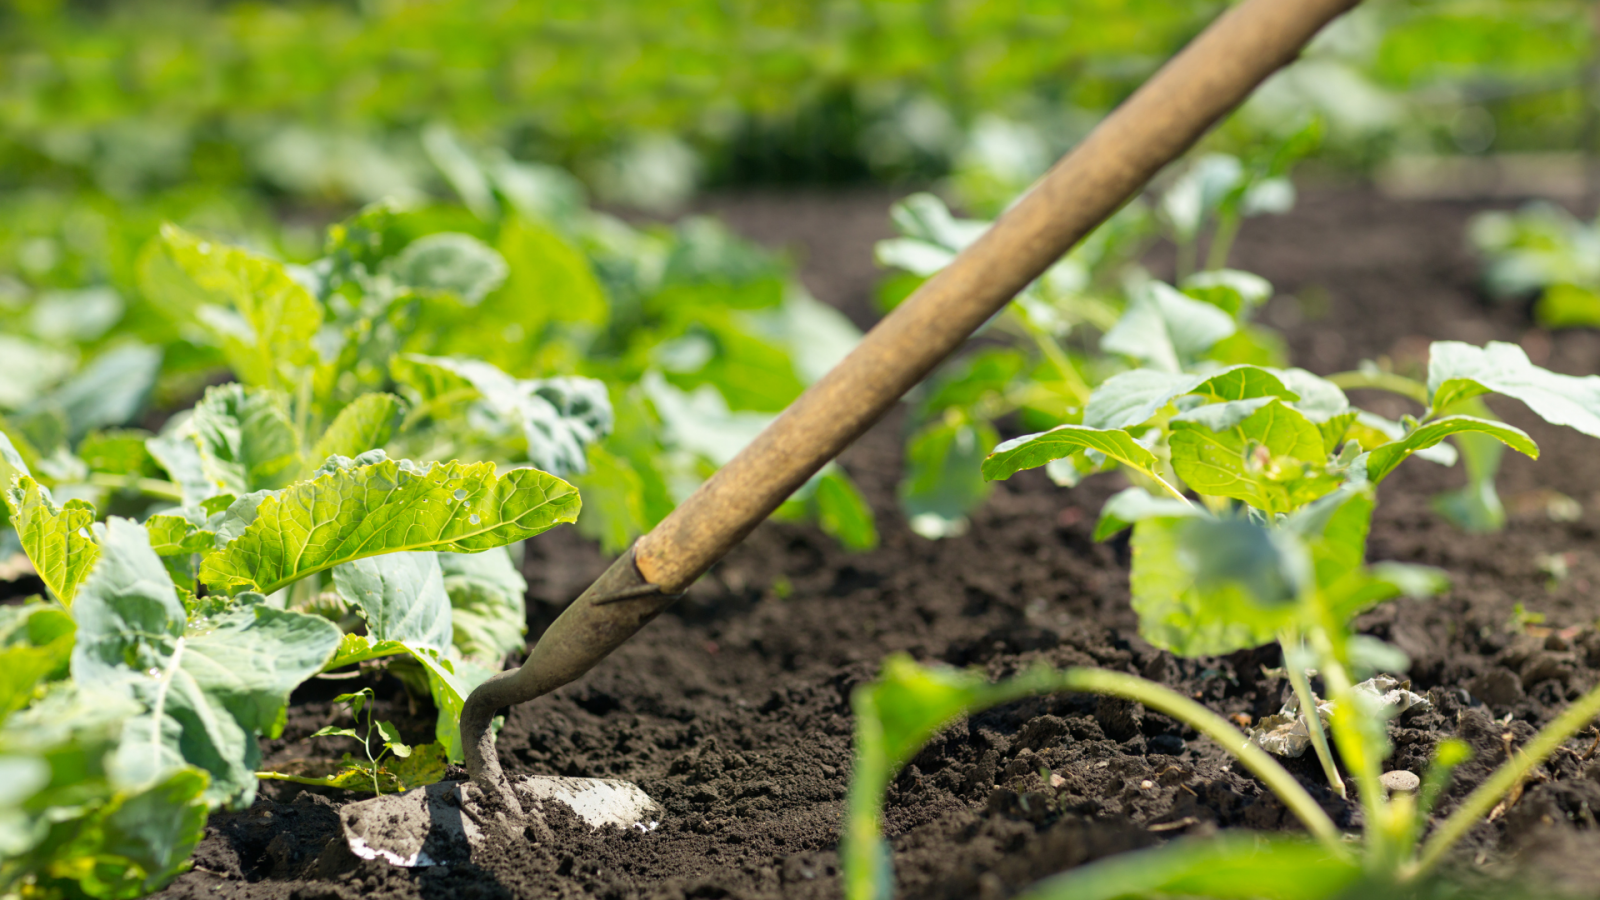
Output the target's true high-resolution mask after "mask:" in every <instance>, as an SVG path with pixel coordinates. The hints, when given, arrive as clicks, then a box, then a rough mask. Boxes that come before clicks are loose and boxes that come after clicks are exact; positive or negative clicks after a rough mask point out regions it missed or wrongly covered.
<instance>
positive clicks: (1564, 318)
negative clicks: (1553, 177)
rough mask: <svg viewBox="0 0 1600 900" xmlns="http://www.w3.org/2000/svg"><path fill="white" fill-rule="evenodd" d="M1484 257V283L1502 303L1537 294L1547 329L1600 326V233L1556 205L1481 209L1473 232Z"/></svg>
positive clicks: (1539, 318)
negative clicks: (1491, 210)
mask: <svg viewBox="0 0 1600 900" xmlns="http://www.w3.org/2000/svg"><path fill="white" fill-rule="evenodd" d="M1467 234H1468V236H1469V237H1470V238H1471V239H1472V243H1473V245H1474V246H1475V247H1476V248H1477V250H1478V253H1479V254H1480V255H1482V256H1483V258H1484V270H1483V282H1484V287H1485V288H1487V289H1488V291H1489V295H1490V296H1491V297H1494V298H1495V299H1496V300H1500V301H1502V302H1505V301H1511V300H1522V299H1526V298H1527V297H1529V296H1533V297H1536V298H1537V300H1536V301H1535V303H1534V307H1533V315H1534V318H1535V319H1536V320H1537V321H1538V322H1539V324H1541V325H1543V326H1545V327H1546V328H1593V327H1595V326H1597V325H1600V231H1597V230H1596V227H1595V225H1593V224H1592V223H1590V224H1585V223H1584V222H1580V221H1579V220H1578V219H1577V218H1576V217H1575V216H1573V215H1572V214H1571V213H1569V212H1567V211H1566V210H1565V209H1562V208H1561V207H1559V206H1556V205H1554V204H1551V203H1530V204H1528V205H1527V206H1525V207H1523V208H1522V209H1521V210H1519V211H1517V212H1514V213H1508V212H1486V213H1480V214H1478V215H1477V216H1476V217H1474V218H1473V220H1472V224H1471V226H1470V227H1469V229H1468V231H1467Z"/></svg>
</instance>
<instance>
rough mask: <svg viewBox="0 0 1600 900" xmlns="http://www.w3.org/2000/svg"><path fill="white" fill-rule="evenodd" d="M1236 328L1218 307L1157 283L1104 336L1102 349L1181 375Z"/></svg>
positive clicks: (1101, 343) (1152, 283) (1136, 298)
mask: <svg viewBox="0 0 1600 900" xmlns="http://www.w3.org/2000/svg"><path fill="white" fill-rule="evenodd" d="M1237 328H1238V325H1237V323H1235V322H1234V320H1233V316H1230V315H1228V314H1227V313H1226V312H1223V311H1222V310H1220V309H1218V308H1217V307H1215V306H1212V305H1211V304H1209V303H1206V302H1204V301H1201V300H1196V299H1194V298H1193V297H1187V296H1184V295H1183V294H1181V293H1179V292H1178V291H1177V290H1176V289H1175V288H1173V287H1172V286H1170V285H1166V284H1162V283H1161V282H1159V281H1152V282H1150V283H1149V284H1148V285H1147V286H1146V288H1145V290H1143V291H1142V292H1140V293H1139V295H1138V296H1137V297H1135V299H1134V301H1133V303H1132V304H1131V305H1130V306H1129V307H1128V311H1127V312H1125V313H1123V315H1122V318H1121V319H1119V320H1118V321H1117V324H1116V325H1115V326H1114V327H1113V328H1112V329H1111V330H1110V331H1108V332H1106V335H1105V337H1103V338H1101V339H1100V349H1101V350H1104V351H1105V352H1107V353H1121V354H1123V355H1125V356H1131V357H1133V358H1134V359H1137V360H1139V361H1141V362H1143V363H1145V364H1146V365H1148V366H1150V367H1151V368H1155V369H1160V370H1161V371H1164V372H1174V373H1176V372H1182V371H1183V369H1184V367H1185V366H1186V365H1187V364H1188V363H1190V362H1192V361H1194V360H1195V359H1197V358H1198V357H1199V356H1200V354H1202V353H1204V352H1206V351H1207V350H1209V349H1210V348H1211V345H1213V344H1215V343H1216V342H1217V341H1220V340H1222V339H1223V338H1225V337H1227V336H1229V335H1231V334H1233V333H1234V331H1235V330H1237Z"/></svg>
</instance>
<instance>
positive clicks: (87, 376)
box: [47, 344, 161, 440]
mask: <svg viewBox="0 0 1600 900" xmlns="http://www.w3.org/2000/svg"><path fill="white" fill-rule="evenodd" d="M160 371H161V350H160V349H159V348H156V347H147V346H145V345H143V344H122V345H120V346H117V347H113V348H112V349H110V350H107V351H105V352H104V353H101V354H100V355H99V356H97V357H95V358H94V360H93V361H92V362H90V363H89V365H87V366H85V367H84V369H83V370H82V371H81V372H79V373H78V374H76V375H74V376H72V377H71V378H70V379H68V380H67V381H66V383H65V384H62V385H61V386H60V387H59V388H56V390H55V391H53V392H52V393H51V394H50V396H49V397H48V398H47V402H48V403H49V404H50V405H51V406H52V407H54V408H55V409H58V410H60V411H61V412H62V413H63V414H64V415H65V416H66V418H67V427H68V431H69V433H70V435H71V437H72V438H73V439H74V440H76V439H77V438H79V437H82V436H83V435H84V434H87V433H88V432H89V431H92V430H93V429H96V428H106V427H109V426H114V425H122V424H124V423H126V422H128V421H129V420H130V419H132V418H133V417H134V416H135V415H137V414H138V412H139V410H140V408H141V407H143V406H144V402H145V400H146V399H147V398H148V397H149V396H150V391H151V389H152V388H154V387H155V383H156V375H157V374H158V373H159V372H160Z"/></svg>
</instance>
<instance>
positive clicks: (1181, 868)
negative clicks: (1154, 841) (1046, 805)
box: [1021, 832, 1362, 900]
mask: <svg viewBox="0 0 1600 900" xmlns="http://www.w3.org/2000/svg"><path fill="white" fill-rule="evenodd" d="M1361 876H1362V869H1361V864H1360V863H1359V862H1356V861H1354V860H1351V859H1340V858H1338V857H1336V856H1333V855H1332V854H1330V853H1329V852H1328V849H1327V848H1326V847H1323V846H1321V845H1319V844H1314V843H1312V842H1310V841H1304V840H1296V839H1294V838H1283V837H1277V836H1266V835H1254V834H1248V833H1238V832H1230V833H1227V834H1222V835H1218V836H1216V837H1211V838H1204V839H1193V838H1189V839H1184V840H1180V841H1177V842H1175V843H1171V844H1168V845H1166V846H1164V847H1156V848H1153V849H1150V850H1139V851H1135V852H1133V853H1122V854H1118V855H1116V856H1112V857H1110V858H1108V859H1102V860H1100V861H1098V862H1093V863H1090V864H1089V865H1086V866H1081V867H1079V868H1076V869H1071V870H1069V871H1066V872H1063V873H1061V874H1060V875H1056V876H1054V877H1051V878H1047V879H1045V880H1044V881H1041V882H1039V883H1038V884H1036V885H1034V886H1033V887H1031V888H1029V889H1028V890H1027V891H1025V892H1023V893H1022V895H1021V900H1121V898H1129V897H1147V896H1162V897H1166V896H1174V897H1208V898H1212V900H1332V898H1337V897H1343V896H1345V892H1346V891H1347V890H1349V889H1350V887H1351V886H1352V885H1354V884H1356V883H1357V882H1359V881H1360V880H1361Z"/></svg>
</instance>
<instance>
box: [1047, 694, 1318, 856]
mask: <svg viewBox="0 0 1600 900" xmlns="http://www.w3.org/2000/svg"><path fill="white" fill-rule="evenodd" d="M1060 689H1062V690H1069V691H1080V692H1084V693H1091V694H1107V695H1110V696H1113V697H1122V698H1124V699H1128V700H1135V701H1137V702H1139V703H1143V704H1144V705H1145V706H1147V707H1149V708H1151V709H1153V710H1155V711H1156V712H1159V713H1162V714H1163V715H1167V716H1171V717H1172V718H1174V719H1177V720H1178V721H1180V722H1183V723H1184V724H1186V725H1188V726H1190V727H1192V728H1194V729H1195V730H1196V731H1198V732H1200V733H1201V734H1203V735H1205V736H1206V737H1208V738H1211V739H1212V740H1213V741H1216V742H1217V744H1218V745H1220V746H1221V747H1222V749H1224V750H1226V751H1228V752H1229V753H1231V754H1233V756H1234V757H1235V758H1237V759H1238V760H1239V762H1241V763H1243V764H1244V767H1245V768H1247V769H1249V770H1250V771H1251V773H1252V774H1254V775H1255V776H1256V777H1257V778H1259V779H1261V780H1262V781H1263V782H1264V783H1265V784H1266V785H1267V787H1268V788H1270V789H1271V790H1272V792H1273V793H1274V794H1277V795H1278V799H1280V800H1282V801H1283V803H1284V805H1285V806H1287V807H1289V810H1290V811H1291V812H1293V813H1294V814H1295V815H1296V816H1298V817H1299V819H1300V821H1301V822H1302V823H1304V824H1305V826H1306V830H1307V831H1310V832H1311V834H1312V835H1313V836H1314V837H1316V839H1317V840H1318V841H1320V842H1322V844H1323V845H1324V846H1325V847H1327V848H1328V850H1329V852H1331V853H1334V854H1337V855H1338V856H1339V857H1340V858H1346V857H1348V856H1349V849H1348V848H1347V847H1345V845H1344V841H1343V839H1342V838H1341V836H1340V834H1339V829H1338V828H1337V827H1336V826H1335V825H1334V824H1333V820H1332V819H1330V818H1328V814H1327V813H1325V812H1323V811H1322V807H1320V806H1318V805H1317V801H1315V800H1313V799H1312V798H1311V795H1310V794H1308V793H1306V789H1305V788H1303V787H1301V786H1300V782H1298V781H1295V780H1294V776H1293V775H1290V774H1289V772H1288V770H1286V769H1284V767H1283V766H1281V765H1279V764H1278V762H1277V760H1274V759H1273V758H1272V757H1271V756H1268V755H1267V752H1266V751H1265V750H1262V749H1261V748H1260V747H1257V746H1256V745H1255V744H1252V743H1250V741H1249V739H1247V738H1246V737H1245V736H1244V735H1243V734H1240V733H1239V730H1238V729H1237V728H1234V727H1233V726H1232V725H1229V724H1228V722H1227V720H1225V719H1223V718H1222V717H1221V716H1219V715H1217V714H1216V713H1214V712H1212V711H1211V710H1209V709H1206V708H1205V707H1204V706H1201V705H1200V704H1198V703H1196V702H1194V701H1193V700H1190V699H1189V698H1188V697H1185V696H1183V695H1182V694H1179V693H1178V692H1176V691H1173V690H1171V689H1169V688H1167V687H1164V686H1162V685H1159V684H1156V683H1155V682H1153V681H1148V680H1146V679H1143V678H1139V677H1137V676H1134V675H1127V674H1124V673H1122V672H1110V671H1107V670H1105V669H1068V670H1066V671H1065V672H1062V673H1061V678H1060Z"/></svg>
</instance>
